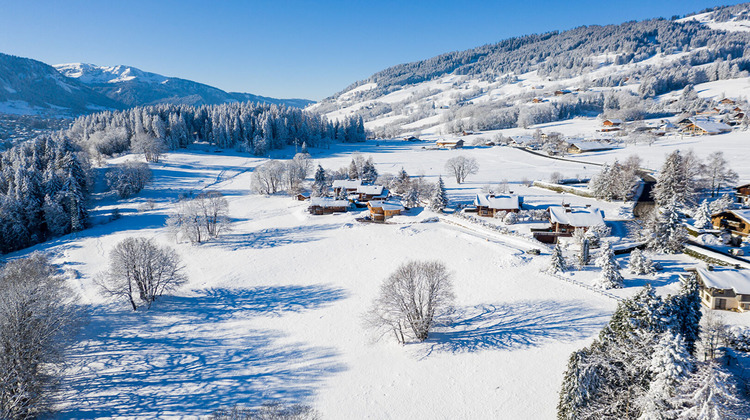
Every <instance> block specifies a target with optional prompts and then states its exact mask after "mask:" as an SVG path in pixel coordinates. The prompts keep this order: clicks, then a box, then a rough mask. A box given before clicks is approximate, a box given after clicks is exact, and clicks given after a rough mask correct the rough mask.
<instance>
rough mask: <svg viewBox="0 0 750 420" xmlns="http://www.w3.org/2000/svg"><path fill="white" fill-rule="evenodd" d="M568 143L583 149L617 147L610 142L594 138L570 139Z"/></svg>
mask: <svg viewBox="0 0 750 420" xmlns="http://www.w3.org/2000/svg"><path fill="white" fill-rule="evenodd" d="M568 144H569V145H571V146H575V147H577V148H578V150H581V151H594V150H610V149H614V148H615V147H614V146H613V145H611V144H609V143H605V142H601V141H593V140H575V139H574V140H568Z"/></svg>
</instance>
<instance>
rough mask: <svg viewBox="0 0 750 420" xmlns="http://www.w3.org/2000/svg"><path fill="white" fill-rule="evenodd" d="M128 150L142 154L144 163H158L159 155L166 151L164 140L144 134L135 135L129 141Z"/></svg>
mask: <svg viewBox="0 0 750 420" xmlns="http://www.w3.org/2000/svg"><path fill="white" fill-rule="evenodd" d="M130 148H131V150H132V151H133V152H134V153H143V157H144V158H145V159H146V162H154V163H157V162H159V159H160V158H161V155H162V154H163V153H164V152H165V151H166V150H167V145H166V144H164V140H162V139H157V138H154V137H153V136H151V135H148V134H145V133H137V134H136V135H134V136H133V139H132V140H131V141H130Z"/></svg>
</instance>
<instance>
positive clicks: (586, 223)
mask: <svg viewBox="0 0 750 420" xmlns="http://www.w3.org/2000/svg"><path fill="white" fill-rule="evenodd" d="M548 211H549V221H550V225H551V229H552V231H553V232H556V233H557V234H558V236H572V235H573V231H575V230H576V228H581V229H583V230H588V229H589V228H591V227H592V226H597V225H603V224H604V217H602V211H601V210H599V209H598V208H596V207H570V205H562V206H550V207H549V209H548ZM563 234H564V235H563Z"/></svg>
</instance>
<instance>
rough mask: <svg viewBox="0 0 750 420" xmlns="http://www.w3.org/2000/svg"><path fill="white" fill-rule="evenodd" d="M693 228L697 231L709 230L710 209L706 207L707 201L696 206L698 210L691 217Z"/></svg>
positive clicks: (710, 225)
mask: <svg viewBox="0 0 750 420" xmlns="http://www.w3.org/2000/svg"><path fill="white" fill-rule="evenodd" d="M693 219H694V221H693V226H695V227H696V228H697V229H711V228H712V227H713V225H712V224H711V209H710V208H709V205H708V200H703V201H701V205H700V206H698V210H697V211H696V212H695V216H694V217H693Z"/></svg>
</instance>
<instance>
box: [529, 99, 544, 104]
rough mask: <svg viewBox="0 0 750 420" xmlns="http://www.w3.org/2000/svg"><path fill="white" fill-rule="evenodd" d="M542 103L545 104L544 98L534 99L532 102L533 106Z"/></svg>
mask: <svg viewBox="0 0 750 420" xmlns="http://www.w3.org/2000/svg"><path fill="white" fill-rule="evenodd" d="M542 102H544V98H534V99H532V100H531V103H533V104H540V103H542Z"/></svg>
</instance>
